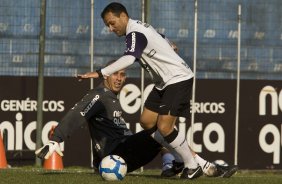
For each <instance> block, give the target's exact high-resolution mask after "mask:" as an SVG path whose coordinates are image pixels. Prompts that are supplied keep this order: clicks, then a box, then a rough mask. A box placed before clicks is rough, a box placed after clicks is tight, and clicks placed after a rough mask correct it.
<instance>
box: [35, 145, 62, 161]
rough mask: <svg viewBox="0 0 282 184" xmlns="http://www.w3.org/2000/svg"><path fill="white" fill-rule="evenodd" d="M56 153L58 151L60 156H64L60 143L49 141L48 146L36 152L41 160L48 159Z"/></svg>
mask: <svg viewBox="0 0 282 184" xmlns="http://www.w3.org/2000/svg"><path fill="white" fill-rule="evenodd" d="M54 151H56V152H57V153H58V154H59V155H60V156H64V154H63V153H62V151H61V148H60V145H59V143H57V142H56V141H48V142H47V144H45V145H44V146H42V147H41V148H39V149H38V150H36V151H35V155H36V156H37V157H38V158H41V159H43V158H44V159H48V158H49V157H50V156H51V155H52V153H54Z"/></svg>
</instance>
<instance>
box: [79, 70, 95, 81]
mask: <svg viewBox="0 0 282 184" xmlns="http://www.w3.org/2000/svg"><path fill="white" fill-rule="evenodd" d="M76 78H77V79H78V81H82V80H83V79H90V78H99V74H98V73H97V72H87V73H85V74H78V75H77V76H76Z"/></svg>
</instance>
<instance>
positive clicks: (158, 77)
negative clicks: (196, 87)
mask: <svg viewBox="0 0 282 184" xmlns="http://www.w3.org/2000/svg"><path fill="white" fill-rule="evenodd" d="M101 17H102V19H103V21H104V23H105V25H106V26H107V27H108V28H109V30H110V31H111V32H114V33H115V34H116V35H117V36H119V37H121V36H125V37H126V49H125V52H124V55H123V56H122V57H120V58H119V59H118V60H117V61H116V62H114V63H112V64H111V65H109V66H107V67H105V68H103V69H101V70H97V71H96V72H89V73H86V74H84V75H80V76H79V77H81V78H98V77H107V76H110V75H111V74H112V73H114V72H116V71H119V70H121V69H124V68H127V67H128V66H130V65H131V64H133V63H134V62H135V61H138V62H139V63H140V65H141V66H142V67H143V68H144V69H145V70H146V71H147V72H148V73H149V74H150V76H151V78H152V80H153V82H154V84H155V87H154V88H153V90H152V91H151V92H150V94H149V96H148V98H147V100H146V102H145V107H144V111H143V112H142V115H141V119H140V123H141V125H142V127H143V128H144V129H146V130H149V131H150V132H151V133H152V137H154V138H155V139H156V140H157V141H158V142H160V140H159V137H160V136H155V135H156V134H157V133H160V134H161V136H162V137H163V139H164V142H162V143H165V144H167V145H165V144H162V145H164V146H166V147H167V148H169V149H170V150H173V151H175V152H176V153H177V154H174V155H176V156H177V155H180V158H178V160H177V161H178V162H184V167H185V168H184V170H183V171H182V174H181V178H188V179H193V178H197V177H199V176H201V175H202V172H203V171H204V172H206V173H209V170H214V168H215V166H214V165H213V164H211V163H210V162H207V161H206V160H204V159H202V158H200V157H199V156H198V155H196V157H194V156H195V153H193V152H192V151H191V150H190V148H189V146H188V143H187V140H186V138H185V137H184V136H183V135H181V134H178V131H177V129H175V128H174V127H175V121H176V119H177V118H178V117H186V118H189V116H190V112H189V111H190V97H191V92H192V85H193V77H194V74H193V72H192V71H191V69H190V68H189V66H188V65H187V64H186V62H185V61H184V60H183V59H182V58H181V57H180V56H179V55H178V54H177V53H176V52H175V51H174V50H173V48H172V47H171V45H170V43H169V42H168V40H167V39H166V38H165V37H164V36H163V35H161V34H159V33H158V32H157V31H156V30H155V29H154V28H153V27H152V26H151V25H149V24H147V23H143V22H141V21H138V20H132V19H130V18H129V15H128V13H127V10H126V8H125V7H124V6H123V5H122V4H120V3H110V4H109V5H108V6H106V7H105V8H104V10H103V11H102V13H101ZM176 158H177V157H176ZM196 159H197V160H196ZM198 164H199V165H198ZM181 170H182V169H181ZM181 170H180V171H181ZM235 170H236V169H235ZM234 172H236V171H234ZM234 172H233V173H234ZM233 173H232V174H233ZM232 174H231V175H232ZM211 175H212V174H211Z"/></svg>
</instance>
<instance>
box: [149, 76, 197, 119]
mask: <svg viewBox="0 0 282 184" xmlns="http://www.w3.org/2000/svg"><path fill="white" fill-rule="evenodd" d="M192 86H193V79H189V80H186V81H182V82H178V83H175V84H171V85H168V86H167V87H165V88H164V89H163V90H158V89H156V88H153V90H152V91H151V92H150V94H149V96H148V98H147V100H146V102H145V107H146V108H147V109H149V110H151V111H154V112H157V113H158V114H160V115H172V116H177V117H185V118H189V117H190V99H191V95H192Z"/></svg>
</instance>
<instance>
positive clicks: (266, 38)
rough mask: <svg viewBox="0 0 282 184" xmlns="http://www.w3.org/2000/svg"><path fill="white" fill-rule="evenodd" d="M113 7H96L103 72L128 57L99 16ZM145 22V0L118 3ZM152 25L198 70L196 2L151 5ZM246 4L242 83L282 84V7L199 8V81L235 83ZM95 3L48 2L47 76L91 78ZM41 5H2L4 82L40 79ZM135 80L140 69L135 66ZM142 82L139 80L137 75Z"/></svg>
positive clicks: (274, 1)
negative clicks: (6, 79)
mask: <svg viewBox="0 0 282 184" xmlns="http://www.w3.org/2000/svg"><path fill="white" fill-rule="evenodd" d="M109 2H111V1H110V0H95V1H94V17H95V18H94V62H95V67H100V66H103V65H104V64H105V63H106V62H107V61H108V60H110V59H113V58H117V57H119V56H120V55H122V54H123V49H124V40H123V39H124V38H117V37H116V36H115V35H114V34H112V33H110V32H109V31H108V30H107V28H106V27H105V25H104V24H103V21H102V20H101V18H100V12H101V11H102V9H103V8H104V7H105V6H106V5H107V4H108V3H109ZM119 2H122V3H123V4H124V5H125V6H126V7H127V9H128V12H129V14H130V15H131V17H132V18H133V19H141V14H142V10H141V0H134V1H126V0H120V1H119ZM148 2H149V4H148V12H149V13H148V14H147V16H148V22H149V23H150V24H152V25H153V26H154V27H155V28H156V29H157V30H158V31H159V32H161V33H163V34H165V35H166V36H167V37H168V38H169V39H171V40H172V41H174V42H175V43H176V44H177V45H178V47H179V50H180V51H179V53H180V55H181V56H182V57H183V58H184V59H185V60H186V62H187V63H188V64H189V65H190V66H191V67H193V66H192V60H191V58H193V39H194V32H193V31H194V0H154V1H153V0H149V1H148ZM239 3H240V4H242V33H241V35H242V38H241V39H242V45H241V60H242V65H241V71H242V78H243V79H278V80H281V79H282V74H281V73H282V54H281V49H282V27H281V25H282V19H281V17H282V2H281V1H279V0H269V1H264V0H213V1H208V0H200V1H198V47H197V49H198V50H197V65H198V66H197V68H198V71H197V77H198V78H231V79H232V78H235V77H236V70H237V64H236V62H237V26H238V25H237V6H238V4H239ZM90 11H91V9H90V0H80V1H76V0H60V1H57V0H47V17H46V49H45V51H46V54H45V74H44V75H45V76H73V75H75V74H77V73H82V72H86V71H89V70H90V54H89V53H90V52H89V47H90V22H91V20H90V13H91V12H90ZM39 24H40V0H21V1H18V0H0V75H2V76H4V75H10V76H37V64H38V50H39V49H38V48H39V40H38V38H39ZM131 70H132V71H134V72H132V74H136V73H138V72H136V70H139V67H138V66H136V65H134V66H133V67H132V69H131ZM134 76H136V75H134Z"/></svg>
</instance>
